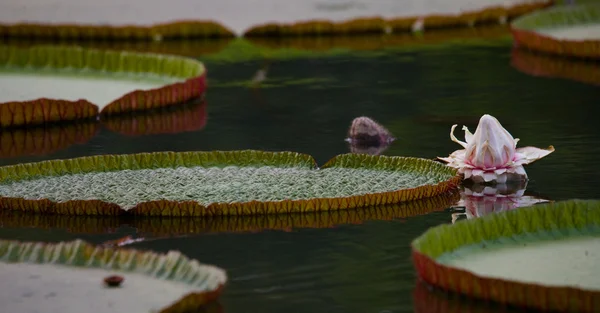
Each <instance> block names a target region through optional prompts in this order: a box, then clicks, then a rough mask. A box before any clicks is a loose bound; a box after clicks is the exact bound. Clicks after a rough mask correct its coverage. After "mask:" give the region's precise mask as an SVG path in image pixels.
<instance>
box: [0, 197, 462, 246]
mask: <svg viewBox="0 0 600 313" xmlns="http://www.w3.org/2000/svg"><path fill="white" fill-rule="evenodd" d="M459 199H460V196H459V193H458V191H456V190H454V191H450V192H447V193H444V194H441V195H439V196H435V197H430V198H424V199H420V200H414V201H406V202H401V203H396V204H388V205H379V206H373V207H366V208H356V209H348V210H336V211H319V212H309V213H295V214H265V215H252V216H239V215H238V216H211V217H161V218H155V217H134V218H121V217H115V216H90V215H86V216H73V215H71V216H65V215H41V214H27V213H23V212H18V211H1V210H0V220H2V226H3V227H7V228H36V229H63V230H67V231H69V232H72V233H84V234H97V233H113V232H115V231H116V230H117V229H118V228H119V227H121V226H128V227H134V228H135V229H136V230H137V233H138V235H141V236H143V237H146V236H172V235H190V234H202V233H220V232H227V233H230V232H259V231H265V230H280V231H288V230H295V229H301V228H331V227H336V226H339V225H345V224H362V223H364V222H366V221H372V220H393V219H402V218H407V217H412V216H417V215H423V214H428V213H431V212H436V211H442V210H445V209H446V208H448V207H450V206H452V205H453V204H455V203H456V202H457V201H458V200H459Z"/></svg>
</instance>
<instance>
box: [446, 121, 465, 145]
mask: <svg viewBox="0 0 600 313" xmlns="http://www.w3.org/2000/svg"><path fill="white" fill-rule="evenodd" d="M456 126H458V124H454V125H452V128H450V139H451V140H452V141H454V142H456V143H457V144H459V145H461V146H462V147H463V148H466V147H467V143H466V142H464V141H460V140H458V138H456V136H454V129H455V128H456Z"/></svg>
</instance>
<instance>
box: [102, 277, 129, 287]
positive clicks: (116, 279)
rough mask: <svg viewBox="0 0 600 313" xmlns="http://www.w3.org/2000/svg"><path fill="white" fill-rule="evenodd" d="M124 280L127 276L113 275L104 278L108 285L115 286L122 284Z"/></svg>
mask: <svg viewBox="0 0 600 313" xmlns="http://www.w3.org/2000/svg"><path fill="white" fill-rule="evenodd" d="M123 280H125V278H123V276H118V275H112V276H108V277H106V278H104V284H105V285H106V286H107V287H110V288H115V287H119V286H121V283H123Z"/></svg>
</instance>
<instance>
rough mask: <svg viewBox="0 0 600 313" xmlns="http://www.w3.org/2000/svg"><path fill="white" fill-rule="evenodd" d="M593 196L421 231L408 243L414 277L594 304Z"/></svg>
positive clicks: (565, 303) (545, 300) (573, 307)
mask: <svg viewBox="0 0 600 313" xmlns="http://www.w3.org/2000/svg"><path fill="white" fill-rule="evenodd" d="M599 237H600V201H598V200H589V201H583V200H571V201H564V202H555V203H550V204H539V205H535V206H533V207H527V208H520V209H517V210H512V211H506V212H502V213H497V214H491V215H487V216H484V217H481V218H478V219H474V220H468V221H461V222H458V223H456V224H453V225H442V226H438V227H435V228H432V229H430V230H428V231H427V232H426V233H425V234H423V235H422V236H420V237H419V238H417V239H415V240H414V241H413V243H412V248H413V260H414V263H415V267H416V269H417V272H418V274H419V276H420V278H421V279H423V280H424V281H425V282H427V283H429V284H432V285H434V286H438V287H441V288H444V289H447V290H451V291H455V292H458V293H462V294H465V295H468V296H472V297H476V298H481V299H486V300H494V301H497V302H501V303H504V304H510V305H516V306H521V307H528V308H535V309H542V310H552V311H557V312H595V310H594V308H596V309H597V308H598V307H600V275H599V272H598V264H599V262H600V240H598V239H599Z"/></svg>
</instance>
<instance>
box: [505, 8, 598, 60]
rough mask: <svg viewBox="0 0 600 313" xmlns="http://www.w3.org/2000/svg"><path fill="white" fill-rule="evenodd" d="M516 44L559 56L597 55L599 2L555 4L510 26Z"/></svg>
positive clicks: (586, 56) (584, 56) (585, 56)
mask: <svg viewBox="0 0 600 313" xmlns="http://www.w3.org/2000/svg"><path fill="white" fill-rule="evenodd" d="M511 29H512V33H513V37H514V40H515V42H516V44H517V45H519V46H521V47H525V48H528V49H531V50H536V51H541V52H546V53H552V54H558V55H563V56H572V57H582V58H600V4H598V3H590V4H579V5H564V6H555V7H551V8H548V9H544V10H540V11H537V12H534V13H531V14H529V15H525V16H523V17H521V18H518V19H517V20H515V21H514V22H513V23H512V25H511Z"/></svg>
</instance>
